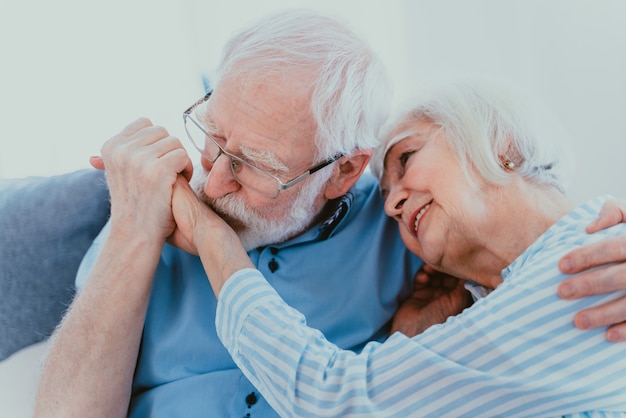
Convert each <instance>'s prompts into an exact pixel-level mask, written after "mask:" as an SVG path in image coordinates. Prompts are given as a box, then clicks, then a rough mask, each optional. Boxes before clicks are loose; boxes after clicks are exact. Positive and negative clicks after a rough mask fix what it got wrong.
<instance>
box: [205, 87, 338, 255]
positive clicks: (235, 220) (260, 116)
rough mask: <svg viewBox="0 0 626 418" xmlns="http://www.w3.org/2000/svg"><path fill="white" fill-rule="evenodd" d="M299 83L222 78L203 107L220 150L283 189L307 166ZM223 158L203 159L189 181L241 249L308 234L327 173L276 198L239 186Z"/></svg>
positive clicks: (310, 134) (308, 129)
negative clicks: (280, 183) (232, 231)
mask: <svg viewBox="0 0 626 418" xmlns="http://www.w3.org/2000/svg"><path fill="white" fill-rule="evenodd" d="M305 87H306V86H305V83H303V82H302V81H300V80H285V79H282V78H281V79H276V78H270V79H268V80H263V81H260V80H258V79H253V78H252V77H237V78H227V79H225V80H223V81H222V83H221V84H220V85H219V86H218V87H217V88H216V89H215V91H214V92H213V94H212V95H211V98H210V99H209V102H208V104H207V115H206V117H207V120H206V121H205V122H206V125H205V126H206V127H207V130H208V132H209V133H210V134H212V136H213V137H214V138H215V139H216V140H217V142H218V143H219V144H220V145H221V146H222V148H223V149H225V150H226V151H228V152H229V153H231V154H234V155H237V156H239V157H241V158H243V159H245V160H246V161H248V162H249V163H251V164H252V165H254V166H256V167H258V168H260V169H262V170H265V171H267V172H269V173H271V174H273V175H275V176H276V177H278V178H279V179H281V180H282V181H283V182H286V181H287V180H290V179H292V178H294V177H296V176H298V175H300V174H302V173H303V172H304V171H306V170H307V169H308V168H309V167H310V166H311V165H313V164H314V163H316V162H317V161H314V155H315V145H314V135H315V122H314V120H313V117H312V115H311V112H310V102H309V100H310V99H309V97H308V94H307V93H306V90H305ZM229 163H230V161H229V159H228V158H227V157H226V156H224V155H222V156H220V157H219V158H218V159H217V160H216V161H215V162H214V163H210V162H209V161H208V160H206V159H204V158H203V159H202V167H203V173H202V175H201V176H200V177H197V178H195V179H194V182H193V183H194V185H195V189H196V191H197V192H198V194H199V195H200V196H201V198H202V199H203V200H204V201H205V202H206V203H207V204H209V205H210V206H211V207H212V208H213V209H214V210H215V211H216V212H218V213H219V214H220V215H221V216H222V217H223V218H224V219H225V220H226V221H227V222H228V223H229V224H230V225H231V227H233V229H235V231H237V233H238V234H239V236H240V238H241V240H242V242H243V244H244V246H245V247H246V248H247V249H251V248H255V247H258V246H261V245H267V244H270V243H276V242H281V241H284V240H286V239H289V238H291V237H293V236H295V235H297V234H298V233H300V232H302V231H304V230H305V229H306V228H308V227H309V226H310V225H311V223H312V221H313V218H314V217H315V215H316V214H317V213H318V212H319V211H320V210H321V208H322V206H323V204H324V203H325V201H326V200H325V198H324V196H323V194H322V191H323V188H324V185H325V183H326V181H327V180H328V178H329V175H330V174H331V173H332V170H330V169H328V170H321V171H320V172H317V173H316V174H315V175H313V176H311V177H309V178H307V179H306V180H304V181H303V182H302V183H300V184H297V185H295V186H293V187H291V188H289V189H287V190H283V191H281V192H280V194H279V195H278V197H277V198H275V199H271V198H268V197H264V196H262V195H260V194H258V193H256V192H255V191H253V190H251V189H249V188H247V187H245V186H241V185H240V184H239V183H238V182H237V181H236V180H235V178H234V177H233V174H232V171H231V168H230V165H229Z"/></svg>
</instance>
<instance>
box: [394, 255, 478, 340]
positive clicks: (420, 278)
mask: <svg viewBox="0 0 626 418" xmlns="http://www.w3.org/2000/svg"><path fill="white" fill-rule="evenodd" d="M471 303H472V298H471V296H470V294H469V292H468V291H467V290H465V288H464V287H463V280H459V279H457V278H456V277H452V276H448V275H447V274H444V273H439V272H437V271H435V270H433V269H432V268H430V267H428V266H424V267H423V268H422V269H421V270H420V271H419V272H418V273H417V275H416V276H415V285H414V290H413V294H412V295H411V296H410V297H409V298H408V299H407V300H406V301H404V302H403V303H402V305H400V307H399V308H398V310H397V311H396V314H395V315H394V318H393V322H392V324H391V334H393V333H394V332H396V331H400V332H401V333H403V334H405V335H407V336H408V337H413V336H415V335H417V334H420V333H422V332H424V331H425V330H426V329H427V328H428V327H430V326H431V325H435V324H441V323H443V322H445V321H446V319H447V318H448V317H449V316H453V315H456V314H458V313H460V312H461V311H463V309H465V308H467V307H468V306H470V305H471Z"/></svg>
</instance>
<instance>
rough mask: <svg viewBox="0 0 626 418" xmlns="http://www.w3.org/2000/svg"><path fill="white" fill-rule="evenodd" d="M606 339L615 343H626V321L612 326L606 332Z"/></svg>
mask: <svg viewBox="0 0 626 418" xmlns="http://www.w3.org/2000/svg"><path fill="white" fill-rule="evenodd" d="M606 339H607V340H609V341H611V342H614V343H619V342H623V341H626V321H625V322H622V323H621V324H617V325H613V326H610V327H609V329H607V330H606Z"/></svg>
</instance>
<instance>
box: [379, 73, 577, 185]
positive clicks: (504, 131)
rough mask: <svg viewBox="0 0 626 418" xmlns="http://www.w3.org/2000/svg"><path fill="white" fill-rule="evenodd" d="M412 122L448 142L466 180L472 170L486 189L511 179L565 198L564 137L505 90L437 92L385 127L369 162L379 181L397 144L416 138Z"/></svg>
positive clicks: (477, 87)
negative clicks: (429, 127) (487, 185)
mask: <svg viewBox="0 0 626 418" xmlns="http://www.w3.org/2000/svg"><path fill="white" fill-rule="evenodd" d="M416 121H425V122H429V123H431V124H432V128H433V129H432V130H431V134H432V135H437V134H441V135H440V137H441V138H442V139H443V140H445V141H447V143H448V145H449V146H450V148H451V149H452V151H453V152H455V153H456V155H457V157H458V158H459V161H460V162H461V165H462V167H463V169H464V170H465V173H466V174H467V175H468V178H470V179H471V176H470V175H469V173H470V171H469V170H468V167H469V166H471V167H473V168H474V169H475V170H476V172H477V173H478V175H479V176H480V177H482V179H483V180H485V181H486V182H488V183H492V184H505V183H507V182H508V181H510V179H511V177H510V175H511V173H512V172H516V173H518V174H520V175H521V176H522V177H523V178H525V179H527V180H529V181H531V182H533V183H535V184H540V185H548V186H551V187H554V188H556V189H558V190H559V191H561V192H565V186H566V184H565V172H566V171H567V170H566V168H567V158H566V154H567V153H566V152H565V147H564V146H563V145H564V144H563V140H564V131H563V130H562V129H561V128H560V126H559V125H558V124H556V123H555V122H554V120H550V118H549V117H547V112H545V110H544V109H543V108H540V107H539V106H538V104H536V103H533V104H532V105H531V103H530V101H528V100H522V94H520V92H517V93H516V94H515V95H513V94H512V91H511V90H510V89H509V88H506V89H505V88H503V87H502V86H500V85H495V84H489V83H484V82H478V81H472V82H467V81H465V82H456V83H449V84H448V85H447V86H446V87H444V88H440V89H437V90H436V91H435V92H434V93H432V94H431V95H429V96H427V97H425V98H424V99H422V100H420V101H419V102H418V103H417V104H415V105H413V106H411V108H410V110H409V111H406V112H403V113H401V116H400V117H399V118H398V119H397V120H396V121H395V122H393V123H391V124H390V125H389V126H388V127H387V130H386V131H387V135H386V136H385V137H386V139H385V140H384V143H383V145H381V146H380V147H379V148H377V149H376V150H375V152H374V157H373V159H372V171H373V172H374V173H375V174H376V175H377V176H378V177H379V178H380V176H381V175H382V172H383V169H384V158H385V155H386V154H387V152H388V151H389V149H390V148H391V147H392V146H393V145H395V144H396V143H398V142H399V141H401V140H403V139H405V138H407V137H409V136H411V135H414V134H415V133H417V126H416V123H413V122H416Z"/></svg>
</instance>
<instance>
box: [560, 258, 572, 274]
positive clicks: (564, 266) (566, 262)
mask: <svg viewBox="0 0 626 418" xmlns="http://www.w3.org/2000/svg"><path fill="white" fill-rule="evenodd" d="M560 265H561V271H562V272H563V273H567V272H570V271H572V269H573V268H574V263H572V260H570V259H569V258H563V259H562V260H561V264H560Z"/></svg>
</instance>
